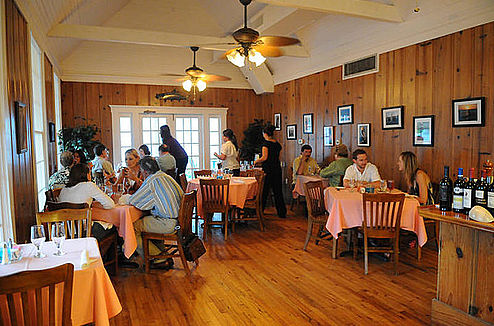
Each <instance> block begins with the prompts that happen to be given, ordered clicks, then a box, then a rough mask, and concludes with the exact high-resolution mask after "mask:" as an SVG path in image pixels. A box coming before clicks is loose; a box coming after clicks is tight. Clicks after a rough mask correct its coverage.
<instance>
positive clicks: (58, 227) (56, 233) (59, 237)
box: [51, 222, 65, 256]
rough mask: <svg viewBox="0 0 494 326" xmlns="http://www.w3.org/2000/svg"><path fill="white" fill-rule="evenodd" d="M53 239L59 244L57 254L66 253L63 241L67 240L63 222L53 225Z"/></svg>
mask: <svg viewBox="0 0 494 326" xmlns="http://www.w3.org/2000/svg"><path fill="white" fill-rule="evenodd" d="M51 240H52V241H53V242H54V243H55V245H56V246H57V252H56V253H54V255H55V256H62V255H65V253H64V252H63V251H62V243H63V241H64V240H65V229H64V225H63V222H55V223H53V224H52V225H51Z"/></svg>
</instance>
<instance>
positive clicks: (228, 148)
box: [214, 129, 240, 177]
mask: <svg viewBox="0 0 494 326" xmlns="http://www.w3.org/2000/svg"><path fill="white" fill-rule="evenodd" d="M237 155H238V142H237V137H235V135H234V134H233V130H231V129H225V130H223V145H222V146H221V154H218V153H216V152H215V153H214V156H216V157H217V158H219V159H220V160H222V161H223V164H222V166H223V168H224V169H228V170H230V171H233V176H235V177H239V176H240V164H238V160H237Z"/></svg>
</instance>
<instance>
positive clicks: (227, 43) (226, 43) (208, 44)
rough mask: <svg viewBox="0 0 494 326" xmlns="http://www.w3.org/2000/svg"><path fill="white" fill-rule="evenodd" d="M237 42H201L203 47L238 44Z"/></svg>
mask: <svg viewBox="0 0 494 326" xmlns="http://www.w3.org/2000/svg"><path fill="white" fill-rule="evenodd" d="M236 44H237V43H236V42H225V43H205V44H199V45H200V46H201V47H205V46H215V45H236Z"/></svg>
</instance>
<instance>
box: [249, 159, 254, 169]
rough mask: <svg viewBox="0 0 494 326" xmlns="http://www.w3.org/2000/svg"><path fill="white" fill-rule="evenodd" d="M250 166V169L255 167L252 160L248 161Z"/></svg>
mask: <svg viewBox="0 0 494 326" xmlns="http://www.w3.org/2000/svg"><path fill="white" fill-rule="evenodd" d="M250 167H251V169H253V168H254V167H255V165H254V161H250Z"/></svg>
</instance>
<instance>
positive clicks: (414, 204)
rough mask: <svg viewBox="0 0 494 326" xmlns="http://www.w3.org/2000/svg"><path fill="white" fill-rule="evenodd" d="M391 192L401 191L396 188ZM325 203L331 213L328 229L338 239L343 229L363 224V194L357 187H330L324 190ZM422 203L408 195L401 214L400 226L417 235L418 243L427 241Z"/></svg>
mask: <svg viewBox="0 0 494 326" xmlns="http://www.w3.org/2000/svg"><path fill="white" fill-rule="evenodd" d="M391 193H401V191H399V190H397V189H394V190H392V191H391ZM324 204H325V207H326V210H327V211H328V213H329V216H328V221H327V222H326V229H327V230H328V231H329V232H330V233H331V235H332V236H333V237H334V238H335V239H337V238H338V235H339V234H340V232H342V231H343V229H350V228H354V227H358V226H362V220H363V208H362V194H361V193H360V192H359V191H356V190H355V189H349V188H343V187H341V188H340V187H328V188H326V189H325V190H324ZM419 207H420V203H419V201H418V200H417V199H416V198H415V197H414V196H406V197H405V202H404V204H403V212H402V214H401V221H400V228H401V229H404V230H407V231H412V232H414V233H415V234H416V235H417V238H418V245H419V246H421V247H422V246H423V245H424V244H425V243H426V242H427V232H426V229H425V224H424V219H423V218H422V217H421V216H420V215H419V210H418V209H419Z"/></svg>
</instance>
